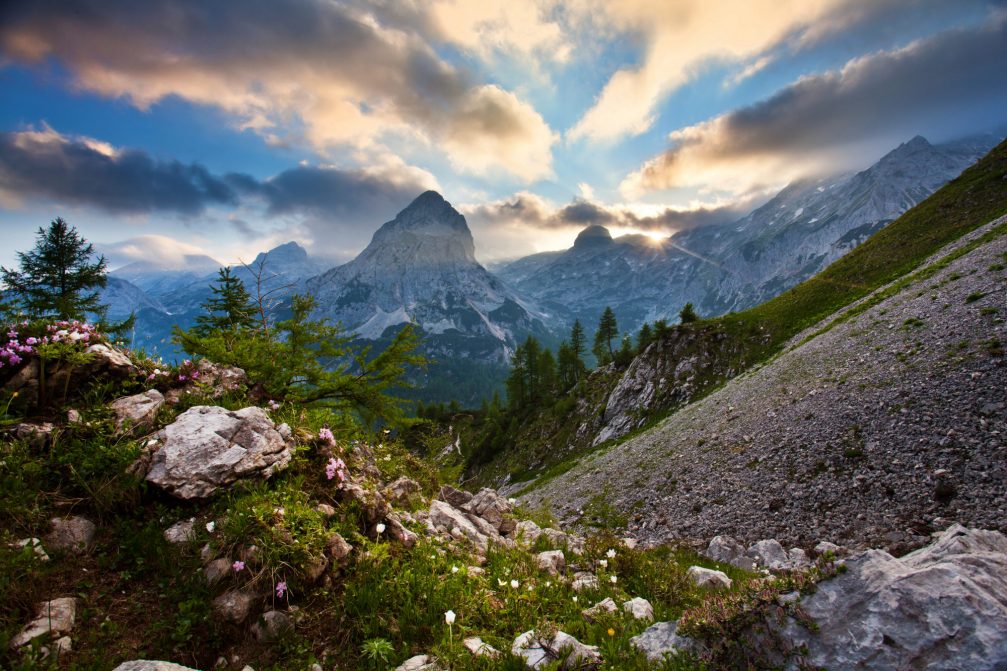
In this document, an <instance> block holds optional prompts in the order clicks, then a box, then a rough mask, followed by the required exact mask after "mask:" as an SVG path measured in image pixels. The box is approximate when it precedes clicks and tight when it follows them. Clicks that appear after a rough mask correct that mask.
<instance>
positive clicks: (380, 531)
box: [374, 522, 385, 536]
mask: <svg viewBox="0 0 1007 671" xmlns="http://www.w3.org/2000/svg"><path fill="white" fill-rule="evenodd" d="M374 531H376V532H377V534H378V535H379V536H380V535H381V534H383V533H385V525H384V524H382V523H381V522H378V525H377V526H376V527H374Z"/></svg>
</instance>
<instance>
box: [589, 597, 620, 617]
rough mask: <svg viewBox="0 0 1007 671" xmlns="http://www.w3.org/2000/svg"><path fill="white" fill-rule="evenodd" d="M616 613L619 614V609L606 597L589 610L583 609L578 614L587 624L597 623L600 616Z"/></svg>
mask: <svg viewBox="0 0 1007 671" xmlns="http://www.w3.org/2000/svg"><path fill="white" fill-rule="evenodd" d="M617 612H619V608H618V607H617V606H616V605H615V601H613V600H612V598H611V597H608V598H606V599H604V600H602V601H599V602H598V603H596V604H594V605H593V606H591V607H590V608H585V609H584V610H582V611H580V614H581V615H582V616H583V617H584V619H585V620H587V621H588V622H597V621H598V618H599V617H600V616H602V615H608V614H611V613H617Z"/></svg>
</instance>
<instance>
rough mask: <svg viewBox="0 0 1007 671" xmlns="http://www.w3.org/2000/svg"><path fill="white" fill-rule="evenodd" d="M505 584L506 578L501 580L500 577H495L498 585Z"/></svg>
mask: <svg viewBox="0 0 1007 671" xmlns="http://www.w3.org/2000/svg"><path fill="white" fill-rule="evenodd" d="M506 584H507V581H506V580H501V579H500V578H497V585H498V586H500V587H503V586H504V585H506Z"/></svg>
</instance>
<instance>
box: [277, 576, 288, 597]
mask: <svg viewBox="0 0 1007 671" xmlns="http://www.w3.org/2000/svg"><path fill="white" fill-rule="evenodd" d="M286 593H287V583H286V581H284V580H281V581H280V582H278V583H276V598H278V599H282V598H283V595H284V594H286Z"/></svg>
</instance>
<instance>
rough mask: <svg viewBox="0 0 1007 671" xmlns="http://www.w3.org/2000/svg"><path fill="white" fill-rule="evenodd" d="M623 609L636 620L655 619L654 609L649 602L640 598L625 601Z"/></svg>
mask: <svg viewBox="0 0 1007 671" xmlns="http://www.w3.org/2000/svg"><path fill="white" fill-rule="evenodd" d="M622 609H623V610H624V611H626V612H627V613H629V614H630V615H632V616H633V619H635V620H653V619H654V607H653V606H651V605H650V602H649V601H647V600H646V599H644V598H642V597H639V596H637V597H633V598H632V599H630V600H629V601H624V602H623V604H622Z"/></svg>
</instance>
